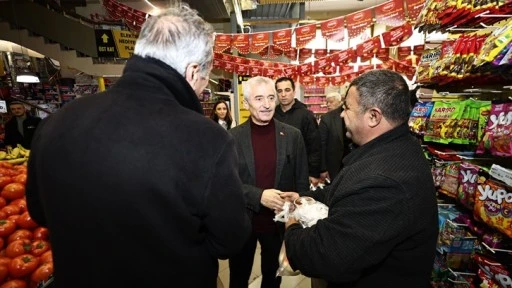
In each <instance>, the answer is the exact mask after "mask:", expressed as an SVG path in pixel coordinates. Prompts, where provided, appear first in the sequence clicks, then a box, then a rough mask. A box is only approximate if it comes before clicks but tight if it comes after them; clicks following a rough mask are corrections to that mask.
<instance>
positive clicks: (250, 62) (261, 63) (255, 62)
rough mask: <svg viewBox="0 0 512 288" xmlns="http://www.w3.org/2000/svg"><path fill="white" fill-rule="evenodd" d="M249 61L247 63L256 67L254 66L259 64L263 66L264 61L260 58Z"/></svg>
mask: <svg viewBox="0 0 512 288" xmlns="http://www.w3.org/2000/svg"><path fill="white" fill-rule="evenodd" d="M247 60H248V61H249V62H248V63H247V65H249V66H251V67H254V66H257V67H261V66H263V62H261V61H260V60H257V59H247Z"/></svg>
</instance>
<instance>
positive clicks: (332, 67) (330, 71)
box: [322, 63, 338, 75]
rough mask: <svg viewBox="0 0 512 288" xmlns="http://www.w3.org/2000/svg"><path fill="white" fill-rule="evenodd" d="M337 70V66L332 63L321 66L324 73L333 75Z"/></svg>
mask: <svg viewBox="0 0 512 288" xmlns="http://www.w3.org/2000/svg"><path fill="white" fill-rule="evenodd" d="M337 72H338V66H336V65H332V63H331V64H329V65H327V66H325V67H324V68H322V73H324V75H333V74H336V73H337Z"/></svg>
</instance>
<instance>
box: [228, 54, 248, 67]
mask: <svg viewBox="0 0 512 288" xmlns="http://www.w3.org/2000/svg"><path fill="white" fill-rule="evenodd" d="M232 58H233V62H235V63H236V64H241V65H246V64H247V63H249V60H248V59H247V58H245V57H238V56H233V57H232Z"/></svg>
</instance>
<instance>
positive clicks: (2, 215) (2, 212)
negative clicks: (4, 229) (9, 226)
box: [0, 210, 7, 219]
mask: <svg viewBox="0 0 512 288" xmlns="http://www.w3.org/2000/svg"><path fill="white" fill-rule="evenodd" d="M0 219H7V214H5V212H4V211H2V210H0Z"/></svg>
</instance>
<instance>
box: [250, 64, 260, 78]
mask: <svg viewBox="0 0 512 288" xmlns="http://www.w3.org/2000/svg"><path fill="white" fill-rule="evenodd" d="M262 74H263V67H258V66H251V67H250V70H249V75H251V76H252V77H256V76H261V75H262Z"/></svg>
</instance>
